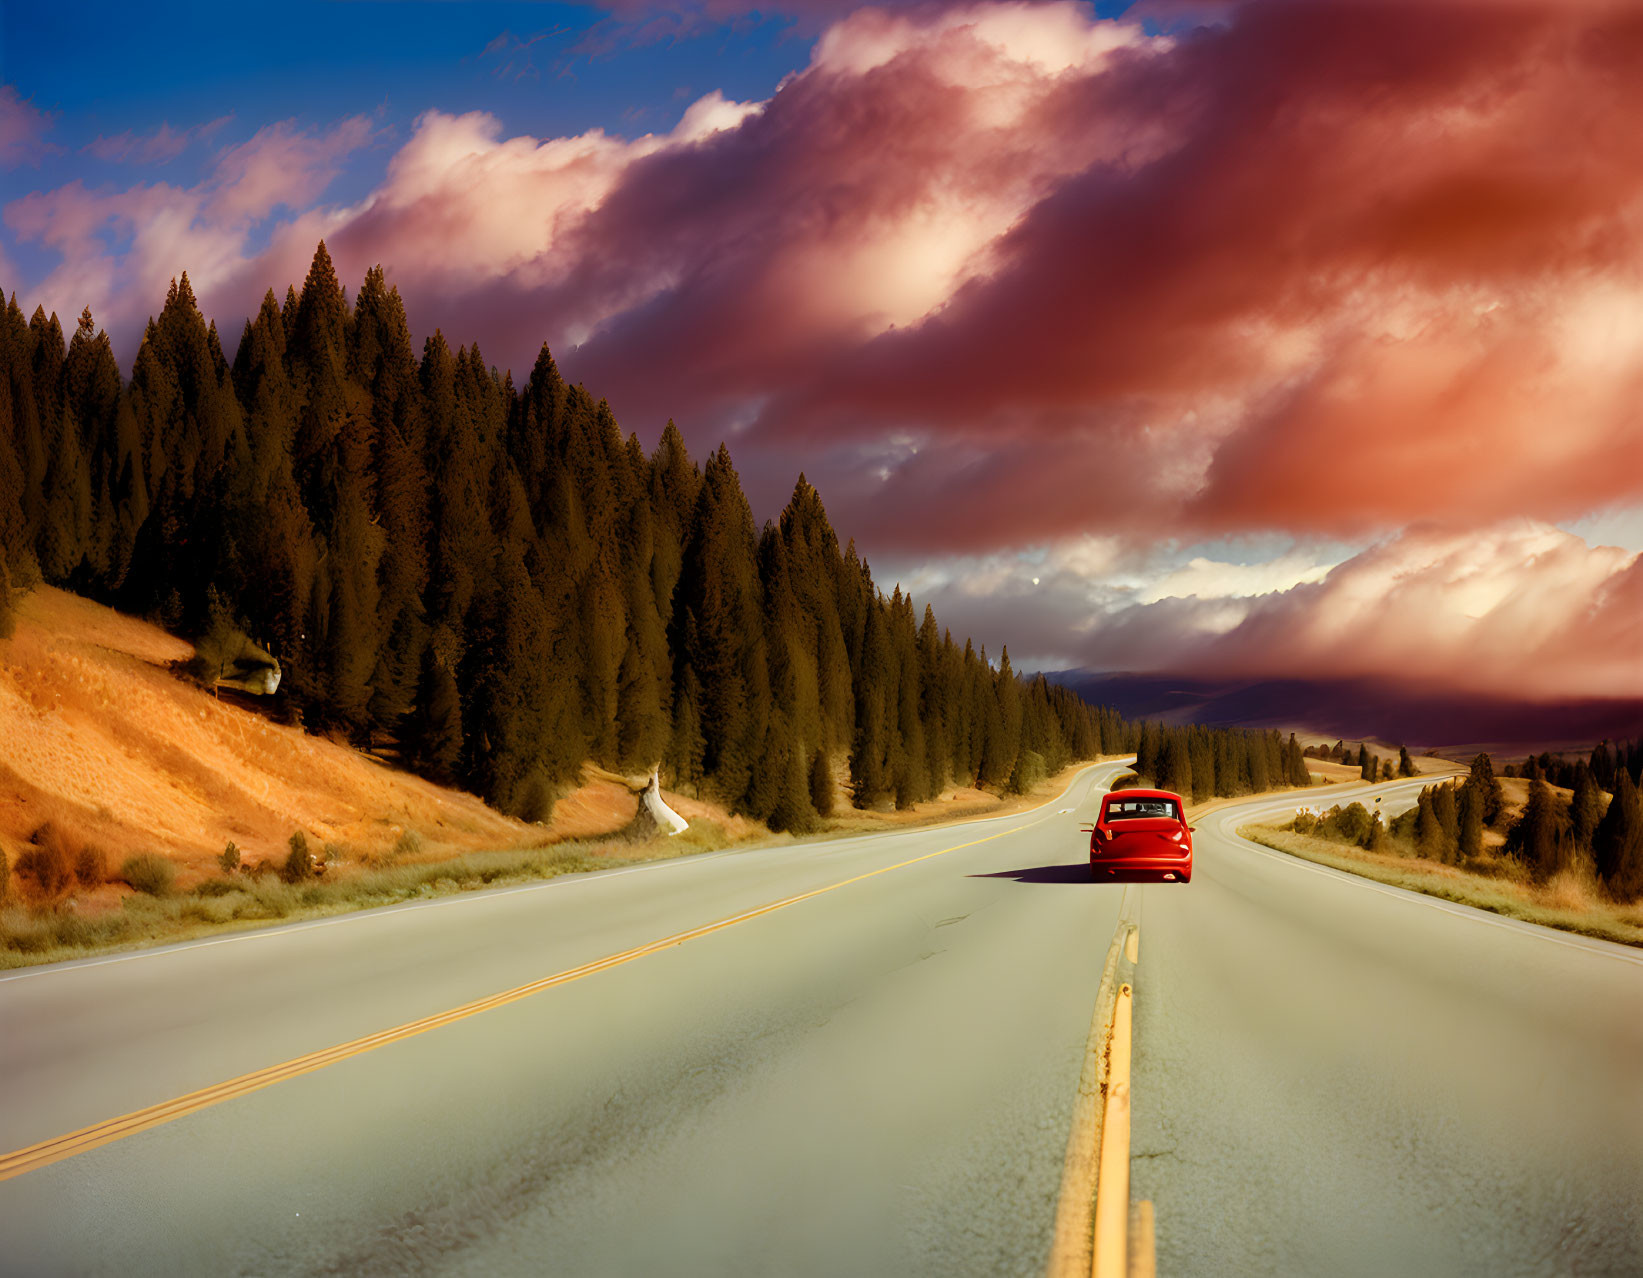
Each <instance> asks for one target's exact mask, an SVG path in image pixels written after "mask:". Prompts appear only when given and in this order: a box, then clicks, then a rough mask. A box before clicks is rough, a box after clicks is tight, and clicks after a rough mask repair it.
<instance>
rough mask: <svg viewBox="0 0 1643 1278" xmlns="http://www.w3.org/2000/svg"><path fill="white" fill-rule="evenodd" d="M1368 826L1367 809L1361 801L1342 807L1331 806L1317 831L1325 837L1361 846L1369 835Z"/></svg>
mask: <svg viewBox="0 0 1643 1278" xmlns="http://www.w3.org/2000/svg"><path fill="white" fill-rule="evenodd" d="M1369 826H1370V820H1369V809H1368V808H1366V807H1364V805H1363V804H1361V803H1353V804H1349V805H1348V806H1346V807H1344V808H1340V807H1336V808H1331V809H1330V810H1329V812H1328V814H1327V815H1326V816H1325V817H1324V819H1323V824H1322V825H1321V826H1320V827H1319V829H1318V832H1319V833H1320V834H1322V835H1323V836H1324V837H1325V838H1330V839H1337V840H1339V841H1340V842H1342V843H1355V844H1357V845H1358V846H1359V847H1363V846H1364V840H1365V839H1367V838H1368V837H1369Z"/></svg>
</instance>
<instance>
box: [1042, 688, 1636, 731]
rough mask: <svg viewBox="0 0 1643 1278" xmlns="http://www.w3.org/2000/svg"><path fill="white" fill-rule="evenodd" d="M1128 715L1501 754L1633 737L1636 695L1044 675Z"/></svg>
mask: <svg viewBox="0 0 1643 1278" xmlns="http://www.w3.org/2000/svg"><path fill="white" fill-rule="evenodd" d="M1046 673H1047V677H1048V678H1049V679H1050V680H1051V682H1054V683H1059V684H1062V685H1063V686H1065V687H1068V688H1071V689H1073V690H1074V691H1075V692H1077V693H1079V694H1080V695H1081V696H1083V697H1085V698H1087V699H1088V700H1090V701H1092V702H1094V703H1096V704H1098V705H1107V706H1111V707H1112V708H1113V709H1115V710H1117V711H1118V712H1119V713H1120V714H1122V715H1123V716H1124V717H1126V718H1129V719H1136V718H1141V719H1161V720H1163V721H1165V722H1167V723H1201V724H1206V725H1208V726H1211V727H1251V728H1266V727H1278V728H1293V729H1297V730H1303V731H1310V732H1316V733H1318V734H1320V735H1323V736H1329V737H1341V738H1351V739H1353V740H1357V739H1360V738H1367V737H1375V738H1379V739H1381V740H1385V741H1400V742H1407V743H1408V744H1409V745H1410V746H1411V747H1416V748H1419V749H1423V750H1425V749H1445V748H1451V749H1452V748H1456V747H1461V746H1466V745H1481V744H1489V745H1491V746H1495V747H1498V748H1502V749H1505V750H1508V751H1510V750H1511V749H1512V748H1514V747H1515V748H1518V749H1522V750H1529V749H1531V748H1532V749H1534V750H1537V751H1538V750H1544V749H1555V748H1557V747H1558V746H1560V745H1567V746H1570V747H1575V746H1581V745H1589V744H1591V743H1593V742H1596V741H1600V740H1603V739H1604V738H1608V739H1610V740H1620V739H1624V738H1631V737H1636V736H1639V735H1643V699H1640V698H1614V699H1611V700H1596V699H1593V700H1583V701H1563V702H1553V703H1547V702H1539V701H1532V700H1530V699H1528V698H1521V699H1501V698H1491V697H1483V696H1478V695H1475V694H1468V693H1462V692H1451V691H1446V690H1443V689H1434V688H1420V687H1415V686H1411V685H1400V684H1395V683H1392V682H1390V681H1386V680H1375V679H1213V678H1207V677H1203V676H1194V675H1168V674H1125V673H1120V672H1106V671H1094V670H1061V671H1055V672H1046Z"/></svg>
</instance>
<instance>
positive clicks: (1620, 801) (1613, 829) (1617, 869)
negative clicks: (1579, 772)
mask: <svg viewBox="0 0 1643 1278" xmlns="http://www.w3.org/2000/svg"><path fill="white" fill-rule="evenodd" d="M1613 775H1614V797H1613V798H1612V799H1610V800H1609V807H1608V810H1607V811H1606V812H1604V814H1603V817H1602V819H1601V820H1600V821H1599V822H1598V823H1597V828H1596V830H1594V831H1593V834H1592V850H1593V858H1594V860H1595V861H1596V865H1597V875H1598V878H1599V879H1600V880H1601V881H1602V883H1603V886H1604V887H1605V888H1606V889H1607V890H1608V892H1609V894H1610V895H1611V896H1612V897H1614V898H1615V900H1617V901H1634V900H1636V899H1637V898H1638V897H1640V896H1643V799H1640V798H1639V796H1638V790H1637V786H1636V785H1635V784H1634V783H1633V782H1632V778H1631V776H1630V775H1629V774H1628V773H1627V772H1625V771H1624V770H1621V769H1618V768H1616V769H1614V773H1613Z"/></svg>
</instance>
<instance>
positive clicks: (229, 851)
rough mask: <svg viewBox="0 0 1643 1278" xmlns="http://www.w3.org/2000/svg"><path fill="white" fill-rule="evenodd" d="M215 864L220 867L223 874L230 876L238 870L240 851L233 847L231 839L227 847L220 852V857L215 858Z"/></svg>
mask: <svg viewBox="0 0 1643 1278" xmlns="http://www.w3.org/2000/svg"><path fill="white" fill-rule="evenodd" d="M217 864H218V865H220V866H221V867H222V872H223V873H224V874H232V873H234V871H235V870H237V869H239V868H240V850H239V848H237V847H235V846H234V840H233V839H230V840H229V841H228V846H227V847H225V848H224V849H223V850H222V855H221V856H219V857H218V858H217Z"/></svg>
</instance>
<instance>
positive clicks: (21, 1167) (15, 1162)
mask: <svg viewBox="0 0 1643 1278" xmlns="http://www.w3.org/2000/svg"><path fill="white" fill-rule="evenodd" d="M1052 802H1053V800H1052ZM1051 815H1056V814H1053V813H1052V814H1049V815H1046V816H1041V817H1039V818H1038V820H1036V821H1029V822H1027V824H1025V825H1020V826H1015V827H1012V828H1011V829H1008V830H1000V831H999V832H998V833H997V834H989V835H987V836H986V837H985V838H980V839H971V840H970V841H969V842H968V843H955V844H954V845H953V846H952V847H947V848H941V849H939V850H938V851H935V852H926V853H925V854H924V855H923V856H915V857H912V858H910V859H908V860H906V861H898V862H896V864H894V865H886V866H882V867H881V868H879V869H877V870H868V871H866V872H865V873H862V874H857V875H854V876H853V877H851V878H848V879H841V880H840V881H839V882H837V883H829V884H828V885H827V886H825V887H819V888H813V889H811V890H810V891H808V892H800V893H798V894H797V895H795V896H788V897H783V898H782V899H781V900H779V901H771V902H770V903H769V904H767V905H760V906H755V907H754V908H753V909H751V910H744V911H743V912H742V913H740V914H733V915H731V916H730V917H729V918H724V919H720V920H718V921H717V922H715V923H706V924H703V925H702V926H701V927H693V928H689V929H687V930H685V931H683V932H675V933H674V934H673V935H671V936H665V937H663V938H662V939H661V940H659V941H650V942H648V943H647V944H645V945H637V946H635V947H634V948H632V949H631V950H623V951H622V952H621V953H619V954H610V955H607V956H606V957H604V958H601V959H595V960H594V961H593V962H591V963H584V964H582V965H581V966H580V967H573V968H569V969H567V970H566V971H563V972H556V973H554V974H553V975H552V976H544V977H542V978H541V979H540V980H535V981H531V982H530V983H529V984H526V985H518V986H515V987H514V988H513V989H511V990H503V991H502V992H501V993H500V994H491V995H488V996H487V997H485V998H481V999H476V1000H474V1001H473V1002H471V1003H464V1004H463V1005H462V1006H460V1007H453V1008H451V1009H450V1010H449V1011H445V1012H439V1013H437V1014H435V1015H433V1016H425V1017H423V1018H422V1019H421V1020H416V1021H408V1022H406V1023H405V1024H404V1025H397V1026H395V1027H394V1028H392V1029H386V1030H380V1031H378V1032H377V1033H375V1034H367V1035H366V1036H365V1037H363V1038H356V1039H354V1040H352V1041H351V1042H347V1043H339V1044H337V1045H336V1046H335V1047H327V1048H325V1049H323V1050H322V1051H317V1052H310V1053H308V1054H307V1055H306V1056H298V1057H296V1058H294V1059H292V1060H288V1061H285V1062H283V1063H281V1064H279V1065H270V1066H268V1067H267V1068H265V1069H259V1070H253V1071H252V1072H251V1073H249V1074H241V1075H240V1076H239V1077H238V1078H231V1079H228V1080H227V1081H226V1082H222V1083H216V1084H213V1085H212V1086H210V1087H204V1088H201V1089H200V1090H198V1091H194V1092H189V1093H187V1094H186V1095H183V1096H179V1097H176V1098H175V1099H173V1100H168V1101H162V1102H160V1103H159V1104H158V1105H150V1106H148V1107H147V1108H146V1109H139V1110H134V1111H132V1112H131V1113H129V1114H122V1115H121V1116H120V1117H118V1118H109V1119H105V1120H104V1121H103V1122H100V1123H95V1124H93V1125H92V1126H90V1127H83V1128H81V1129H80V1130H79V1131H76V1132H69V1133H68V1134H67V1135H65V1136H56V1137H53V1138H52V1139H50V1140H44V1141H41V1142H40V1143H39V1144H37V1145H30V1146H28V1147H27V1148H26V1149H19V1150H14V1151H13V1152H12V1153H9V1154H5V1155H0V1180H10V1179H11V1178H12V1177H13V1176H21V1175H23V1174H24V1173H25V1172H31V1171H36V1170H38V1169H39V1168H41V1167H47V1166H49V1165H50V1164H52V1163H56V1162H61V1161H62V1160H63V1159H65V1158H72V1157H74V1156H75V1155H76V1154H84V1153H87V1152H89V1151H90V1150H93V1149H97V1148H99V1147H101V1146H103V1145H109V1144H112V1143H113V1142H114V1141H117V1140H123V1139H124V1138H125V1137H127V1136H135V1135H136V1134H137V1133H138V1132H145V1131H148V1130H149V1129H150V1128H152V1127H159V1126H160V1125H162V1124H164V1123H169V1122H171V1121H172V1120H173V1119H178V1118H182V1117H185V1116H186V1115H188V1114H192V1113H195V1112H196V1111H198V1110H202V1109H207V1108H209V1107H210V1106H212V1105H217V1104H220V1103H222V1102H223V1101H226V1100H233V1099H234V1098H236V1097H239V1096H246V1095H249V1094H250V1093H252V1092H256V1091H261V1090H262V1089H263V1088H265V1087H272V1086H273V1085H274V1084H275V1083H282V1082H284V1081H285V1080H286V1079H289V1078H296V1077H298V1076H299V1075H301V1074H311V1073H313V1072H314V1071H315V1070H319V1069H324V1068H325V1067H326V1066H327V1065H335V1064H337V1063H338V1062H339V1061H345V1060H348V1059H349V1058H350V1057H354V1056H359V1055H362V1054H363V1053H365V1052H371V1051H375V1050H376V1049H377V1048H379V1047H387V1046H388V1045H389V1044H390V1043H398V1042H401V1041H403V1040H404V1039H407V1038H415V1037H416V1036H417V1035H418V1034H426V1033H428V1032H429V1031H430V1030H436V1029H439V1028H441V1027H442V1026H446V1025H453V1024H455V1023H456V1022H457V1021H461V1020H466V1019H467V1018H468V1017H470V1016H477V1015H479V1013H481V1012H488V1011H491V1010H492V1009H493V1008H498V1007H505V1006H507V1005H508V1004H509V1003H516V1002H518V1001H519V1000H520V999H524V998H529V997H530V996H531V995H532V994H540V993H541V992H542V991H543V990H549V989H553V988H554V987H555V986H558V985H568V984H569V983H570V982H572V981H577V980H581V979H582V978H583V977H584V976H592V975H594V973H596V972H603V971H606V970H607V969H609V968H613V967H619V966H620V965H622V964H623V963H631V962H633V960H634V959H639V958H644V957H645V956H646V955H647V954H655V953H657V952H658V951H659V950H665V949H669V948H671V947H673V946H675V945H683V944H684V943H685V942H686V941H693V940H695V939H697V938H698V937H702V936H709V935H711V934H712V933H714V932H721V931H723V930H724V929H725V928H728V927H734V926H735V925H736V924H738V923H746V922H747V921H748V920H750V919H756V918H759V917H761V916H762V915H765V914H770V913H773V912H774V911H776V910H783V909H786V908H787V907H788V906H790V905H797V904H798V903H799V902H800V901H808V900H810V899H811V898H813V897H818V896H822V895H824V894H826V893H828V892H836V891H838V890H839V889H840V888H844V887H849V886H850V885H851V884H853V883H860V882H862V881H863V880H865V879H871V878H876V877H878V876H879V875H881V874H889V873H890V872H891V871H892V870H901V869H905V868H906V867H907V866H909V865H917V864H918V863H919V862H920V861H929V860H932V859H933V858H935V857H938V856H945V855H947V853H949V852H958V851H961V850H963V849H964V848H973V847H976V846H977V845H979V844H982V843H991V842H992V841H993V840H994V839H1002V838H1003V837H1004V836H1005V835H1007V834H1019V833H1021V831H1023V830H1030V829H1032V827H1033V826H1035V825H1039V824H1041V823H1043V822H1045V821H1048V820H1049V819H1050V816H1051Z"/></svg>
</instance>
